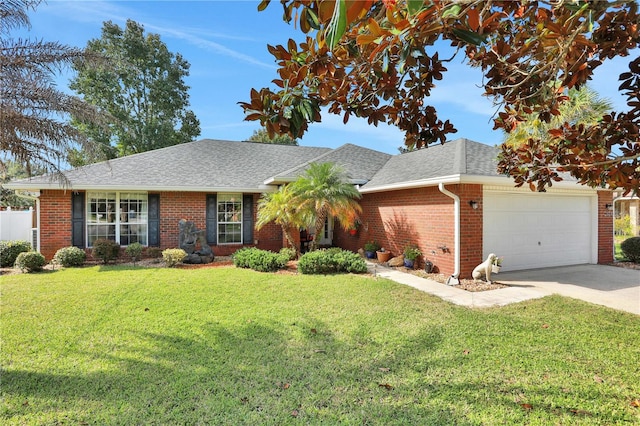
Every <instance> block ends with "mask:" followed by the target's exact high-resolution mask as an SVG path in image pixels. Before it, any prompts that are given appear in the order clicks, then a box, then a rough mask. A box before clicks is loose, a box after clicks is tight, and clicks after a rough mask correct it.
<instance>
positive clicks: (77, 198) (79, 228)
mask: <svg viewBox="0 0 640 426" xmlns="http://www.w3.org/2000/svg"><path fill="white" fill-rule="evenodd" d="M84 200H85V193H84V192H74V193H73V194H71V244H72V245H73V246H75V247H79V248H84V246H85V238H84V229H85V223H84V211H85V203H84Z"/></svg>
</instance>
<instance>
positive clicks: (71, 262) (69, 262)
mask: <svg viewBox="0 0 640 426" xmlns="http://www.w3.org/2000/svg"><path fill="white" fill-rule="evenodd" d="M86 259H87V253H85V251H84V250H82V249H81V248H78V247H63V248H61V249H60V250H58V251H57V252H56V254H55V255H54V256H53V260H55V262H56V263H57V264H59V265H62V266H64V267H65V268H70V267H73V266H82V264H83V263H84V261H85V260H86Z"/></svg>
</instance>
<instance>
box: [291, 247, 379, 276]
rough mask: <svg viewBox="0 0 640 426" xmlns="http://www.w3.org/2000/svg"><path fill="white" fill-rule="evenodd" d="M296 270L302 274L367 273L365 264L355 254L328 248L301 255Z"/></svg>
mask: <svg viewBox="0 0 640 426" xmlns="http://www.w3.org/2000/svg"><path fill="white" fill-rule="evenodd" d="M298 270H299V271H300V272H301V273H303V274H334V273H344V272H347V273H354V274H362V273H364V272H367V264H366V263H365V261H364V260H363V259H362V258H361V257H360V256H359V255H357V254H356V253H353V252H350V251H348V250H342V249H339V248H330V249H327V250H316V251H312V252H309V253H305V254H303V255H302V257H300V260H299V261H298Z"/></svg>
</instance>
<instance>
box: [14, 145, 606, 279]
mask: <svg viewBox="0 0 640 426" xmlns="http://www.w3.org/2000/svg"><path fill="white" fill-rule="evenodd" d="M496 154H497V151H496V148H494V147H490V146H487V145H484V144H480V143H477V142H473V141H470V140H467V139H458V140H456V141H452V142H448V143H446V144H444V145H441V146H435V147H431V148H428V149H426V150H419V151H414V152H410V153H405V154H399V155H389V154H385V153H382V152H378V151H375V150H371V149H368V148H363V147H359V146H356V145H351V144H346V145H343V146H341V147H339V148H336V149H330V148H314V147H300V146H287V145H271V144H259V143H250V142H242V143H240V142H229V141H218V140H209V139H205V140H201V141H196V142H191V143H187V144H182V145H177V146H173V147H168V148H163V149H159V150H155V151H149V152H145V153H141V154H135V155H131V156H127V157H122V158H118V159H115V160H111V161H109V162H105V163H98V164H92V165H88V166H85V167H81V168H78V169H74V170H71V171H69V172H67V173H66V177H67V178H68V182H69V186H68V187H66V188H65V187H62V186H60V184H59V183H58V182H57V181H53V180H51V179H50V178H49V177H47V176H41V177H35V178H30V179H24V180H19V181H14V182H12V183H11V184H8V185H7V187H8V188H11V189H16V190H18V191H21V192H29V193H30V194H31V195H32V196H35V197H36V198H37V206H38V208H37V216H38V230H39V232H38V239H39V250H40V252H41V253H42V254H44V255H45V257H47V258H49V259H50V258H51V257H52V256H53V255H54V254H55V252H56V251H57V250H58V249H59V248H61V247H66V246H70V245H74V246H77V247H82V248H89V247H91V244H92V242H93V241H94V240H95V239H97V238H111V239H114V240H116V241H118V242H119V243H120V244H121V245H123V246H124V245H127V244H129V243H131V242H135V241H138V242H140V243H142V244H143V245H147V246H157V247H161V248H163V249H164V248H171V247H177V245H178V221H179V220H180V219H187V220H192V221H194V222H195V224H196V226H197V227H198V228H200V229H205V230H206V236H207V240H208V242H209V243H210V244H211V246H212V247H213V249H214V253H215V254H216V255H228V254H231V253H233V252H235V251H236V250H237V249H238V248H240V247H245V246H257V247H260V248H264V249H269V250H278V249H280V248H281V247H282V246H283V244H284V241H283V236H282V232H281V229H280V227H279V226H277V225H275V224H272V225H269V226H266V227H264V228H262V229H261V230H260V231H258V230H256V229H255V227H254V223H255V220H256V213H257V202H258V199H259V197H260V195H261V194H262V193H264V192H267V191H274V190H276V189H277V187H278V185H281V184H285V183H288V182H292V181H294V180H295V179H296V177H297V176H299V175H300V174H301V173H303V172H304V170H305V167H306V166H307V165H308V164H309V163H311V162H332V163H335V164H339V165H341V166H343V167H344V168H345V169H346V171H347V173H348V176H349V177H350V179H351V183H353V184H354V185H357V186H358V188H359V190H360V192H361V193H362V199H361V200H360V203H361V205H362V207H363V213H362V215H361V221H360V226H359V227H358V230H357V232H356V233H355V235H351V234H350V233H348V232H347V231H345V230H342V229H339V228H338V227H335V228H334V226H333V223H332V221H331V220H329V221H327V224H326V225H325V229H324V231H323V234H322V235H321V236H320V243H321V244H324V245H333V246H338V247H343V248H346V249H350V250H354V251H355V250H357V249H358V248H361V247H362V246H363V245H364V243H365V242H367V241H376V242H378V243H379V244H381V245H382V246H383V247H385V249H387V250H390V251H391V252H392V253H394V254H400V253H401V252H402V250H403V248H404V247H405V246H406V245H408V244H416V245H418V246H419V248H420V249H421V251H422V253H423V258H422V259H421V261H422V263H424V261H425V260H429V261H431V262H432V263H433V264H434V265H435V266H436V267H437V268H438V269H439V270H440V272H442V273H445V274H454V275H455V274H459V276H460V277H468V276H470V274H471V270H472V269H473V268H474V267H475V266H476V265H477V264H479V263H480V262H481V261H482V260H483V259H484V258H486V256H487V255H488V254H489V253H496V254H497V255H498V256H502V257H504V270H517V269H530V268H541V267H549V266H562V265H571V264H581V263H609V262H612V261H613V215H612V211H611V210H610V205H611V203H612V199H613V198H612V192H611V191H609V190H594V189H592V188H587V187H584V186H580V185H577V184H576V183H575V182H571V181H563V182H558V183H556V184H554V186H553V188H550V189H549V190H548V191H547V192H545V193H534V192H531V191H529V190H528V189H519V188H514V187H513V182H512V181H511V180H510V179H509V178H507V177H505V176H500V175H498V174H497V173H496Z"/></svg>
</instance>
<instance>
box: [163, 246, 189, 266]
mask: <svg viewBox="0 0 640 426" xmlns="http://www.w3.org/2000/svg"><path fill="white" fill-rule="evenodd" d="M185 257H187V252H186V251H184V250H182V249H181V248H176V249H166V250H163V251H162V260H164V263H165V265H167V268H173V267H174V266H176V265H177V264H178V263H180V262H182V261H183V260H184V258H185Z"/></svg>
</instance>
